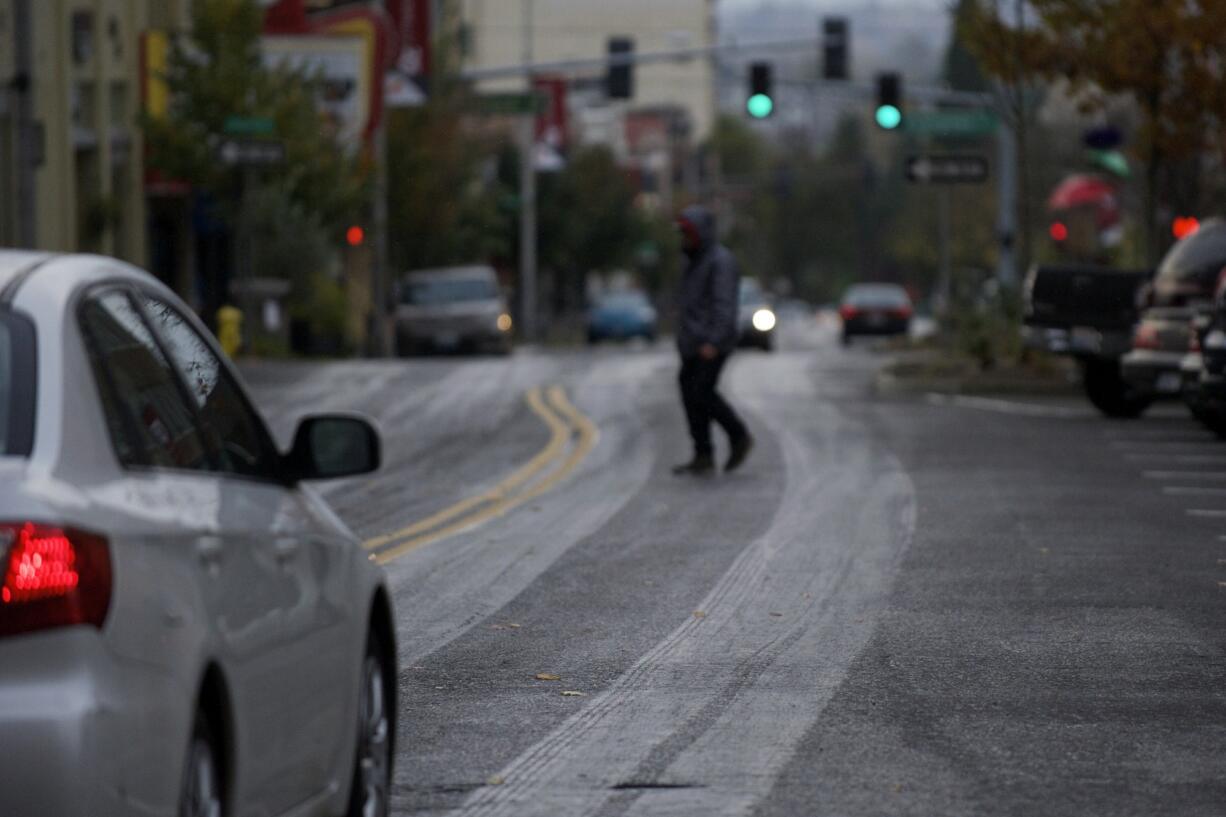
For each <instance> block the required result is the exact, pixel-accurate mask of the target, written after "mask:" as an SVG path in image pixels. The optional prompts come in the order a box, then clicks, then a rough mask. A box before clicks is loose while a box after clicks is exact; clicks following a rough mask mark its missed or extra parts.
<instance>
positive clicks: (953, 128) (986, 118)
mask: <svg viewBox="0 0 1226 817" xmlns="http://www.w3.org/2000/svg"><path fill="white" fill-rule="evenodd" d="M999 125H1000V121H999V120H998V119H997V118H996V114H994V113H992V112H991V111H915V112H913V113H911V114H910V115H909V116H908V117H907V123H906V131H907V133H914V134H917V135H921V136H986V135H988V134H990V133H994V132H995V131H996V128H997V126H999Z"/></svg>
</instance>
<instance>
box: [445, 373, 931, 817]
mask: <svg viewBox="0 0 1226 817" xmlns="http://www.w3.org/2000/svg"><path fill="white" fill-rule="evenodd" d="M805 359H806V358H802V357H799V356H795V357H791V358H786V357H783V358H779V359H775V360H772V361H771V362H770V363H769V364H768V363H765V362H763V361H762V360H761V359H756V360H757V363H756V365H754V366H752V367H751V366H750V365H749V364H748V363H746V364H744V365H743V366H739V367H737V368H736V369H734V375H735V384H736V386H738V387H739V388H737V389H736V391H737V392H738V393H739V394H740V395H743V396H745V397H748V398H749V402H751V403H752V404H754V407H755V409H756V411H757V413H759V414H760V415H761V416H762V417H764V418H765V419H766V420H767V423H768V425H769V427H770V429H771V431H772V433H773V434H775V435H776V436H778V438H779V441H780V444H781V447H782V449H783V450H784V452H785V463H786V468H787V488H786V493H785V496H784V498H783V503H782V505H781V507H780V509H779V511H778V512H777V514H776V515H775V521H774V523H773V524H772V525H771V527H770V529H769V530H768V532H767V533H766V534H765V535H763V536H762V537H760V538H759V539H757V540H756V541H755V542H753V543H752V544H751V545H750V546H749V547H747V548H746V549H745V550H744V551H743V552H742V553H741V555H740V556H739V557H738V558H737V559H736V561H735V562H734V563H733V565H732V566H731V567H730V568H729V569H728V570H727V571H726V572H725V574H724V575H723V577H722V578H721V579H720V581H719V582H718V583H717V584H716V586H715V587H714V588H713V589H712V590H711V591H710V593H709V594H708V596H707V597H706V599H705V600H704V601H703V602H702V605H701V607H700V610H698V611H696V613H695V615H694V616H693V617H691V618H690V619H688V620H686V621H684V622H682V623H681V624H680V625H679V626H678V627H677V629H676V630H674V631H673V633H672V634H671V635H669V636H668V637H667V638H665V639H664V640H662V641H661V642H659V644H657V646H656V647H655V648H653V649H652V650H650V651H649V652H647V653H646V654H645V655H643V656H642V657H641V658H640V659H639V660H638V661H637V662H636V663H635V664H634V666H633V667H632V668H631V669H629V670H628V671H627V672H625V673H624V674H623V675H622V676H620V677H619V678H618V679H617V680H616V681H615V682H614V683H613V684H612V685H611V686H610V687H608V688H607V689H606V690H605V691H604V692H602V693H600V694H599V695H597V696H595V697H594V698H593V699H592V701H591V702H590V703H589V704H588V705H587V706H586V707H584V709H583V710H581V711H580V712H578V713H576V714H575V715H573V716H571V717H570V718H569V719H568V720H566V721H565V722H564V723H563V724H562V725H561V726H559V727H558V728H556V729H555V730H554V731H553V732H552V733H550V734H549V735H548V736H547V737H546V738H545V739H543V740H541V741H539V742H538V743H537V744H536V745H534V746H533V747H531V748H530V749H528V750H527V751H525V752H523V753H522V754H520V756H519V757H518V758H517V759H516V760H514V761H513V762H512V763H510V764H509V765H508V766H506V767H505V768H504V770H503V771H502V772H501V773H500V774H499V775H497V779H498V781H499V785H492V786H487V787H485V788H482V789H480V790H478V791H476V792H475V793H474V794H473V795H471V796H470V797H469V798H468V799H467V800H466V802H465V804H464V806H463V807H462V809H461V812H462V813H464V814H466V815H486V816H489V815H519V814H527V813H532V814H550V813H556V814H569V815H576V814H599V815H601V817H610V816H611V815H620V814H625V813H632V814H637V813H643V814H647V813H650V814H653V815H654V814H668V813H677V814H743V813H746V812H747V811H748V810H750V809H751V808H752V807H753V805H754V804H755V803H756V802H757V801H758V800H759V799H761V798H762V797H764V796H766V795H767V794H768V793H769V791H770V789H771V786H772V785H773V781H774V780H775V778H776V776H777V775H778V774H779V772H780V771H781V770H782V769H783V767H784V764H785V763H786V762H787V760H788V759H789V758H790V756H791V754H792V752H793V751H794V750H795V747H796V746H797V745H798V744H799V742H800V741H801V740H802V739H803V737H804V735H805V733H806V732H807V730H808V729H809V728H810V727H811V726H812V724H813V723H814V722H815V721H816V719H817V718H818V717H819V715H820V712H821V710H822V708H823V707H824V705H825V704H826V702H828V700H829V699H830V697H831V695H832V694H833V692H834V690H835V689H836V688H837V686H838V684H839V682H840V681H841V679H842V678H843V676H844V674H845V672H846V670H847V668H848V667H849V666H850V664H851V661H852V660H853V659H854V657H855V655H856V654H857V653H858V651H859V650H860V649H861V648H862V647H863V645H864V643H866V642H867V639H868V636H869V634H870V632H871V628H872V624H873V616H872V613H873V611H874V610H876V609H877V607H878V602H879V601H880V599H882V598H884V596H885V594H886V593H887V592H888V591H889V589H890V586H891V583H892V579H893V576H894V575H895V572H896V570H897V566H898V564H899V562H900V558H901V555H902V554H903V552H905V550H906V547H907V546H908V544H909V542H910V537H911V535H912V532H913V530H914V520H915V506H914V492H913V489H912V486H911V484H910V481H909V479H908V478H907V477H906V475H905V474H904V473H903V472H902V471H901V468H900V467H899V466H898V464H897V462H896V461H894V460H893V459H892V458H889V457H887V456H885V455H883V454H880V453H878V452H877V451H876V450H875V448H874V447H873V445H872V442H871V440H869V439H868V438H867V436H866V434H865V432H864V430H863V429H862V428H861V427H860V426H859V425H858V424H855V423H853V422H851V421H849V420H848V419H847V418H846V417H844V416H843V415H842V414H841V413H840V412H839V411H838V410H837V408H835V407H834V406H832V405H831V404H830V403H822V402H820V401H819V400H817V399H816V397H817V395H816V394H815V393H814V390H813V388H812V383H811V380H809V379H808V377H807V376H802V377H797V375H798V374H800V372H798V371H797V369H802V367H801V366H800V365H799V363H800V362H801V361H803V360H805ZM789 367H790V368H791V369H792V370H791V371H788V368H789ZM804 374H805V375H807V372H806V373H804ZM789 401H790V402H789ZM781 404H782V405H783V406H784V410H783V411H781V409H780V405H781ZM788 406H791V407H792V410H790V411H789V410H787V407H788ZM781 414H782V415H783V416H780V415H781ZM802 430H803V431H802Z"/></svg>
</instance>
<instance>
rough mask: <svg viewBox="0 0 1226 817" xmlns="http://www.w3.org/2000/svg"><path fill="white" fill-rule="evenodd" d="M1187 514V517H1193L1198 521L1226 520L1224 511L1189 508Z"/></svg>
mask: <svg viewBox="0 0 1226 817" xmlns="http://www.w3.org/2000/svg"><path fill="white" fill-rule="evenodd" d="M1187 514H1188V516H1195V517H1198V518H1200V519H1226V510H1216V509H1209V508H1189V509H1188V511H1187Z"/></svg>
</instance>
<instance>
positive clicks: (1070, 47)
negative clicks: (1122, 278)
mask: <svg viewBox="0 0 1226 817" xmlns="http://www.w3.org/2000/svg"><path fill="white" fill-rule="evenodd" d="M1014 1H1015V2H1016V3H1017V6H1018V8H1019V9H1021V8H1022V7H1023V3H1022V2H1021V0H1014ZM999 2H1000V0H976V2H975V3H974V9H973V13H971V14H970V15H969V16H968V20H967V22H966V24H965V26H964V30H965V31H966V32H967V41H968V43H969V44H970V45H971V46H972V47H973V49H974V51H975V54H976V56H977V57H978V58H979V60H980V61H981V63H982V64H983V65H984V66H985V68H986V69H987V70H988V71H989V72H991V73H992V74H993V75H995V76H997V77H998V78H1000V79H1001V80H1002V81H1003V82H1005V83H1006V84H1008V83H1010V82H1014V81H1022V80H1030V79H1034V78H1047V79H1053V78H1057V77H1063V78H1067V79H1068V80H1069V81H1070V82H1071V83H1072V87H1073V89H1074V90H1075V91H1077V92H1080V93H1081V94H1082V100H1083V102H1084V104H1085V106H1086V107H1087V108H1088V109H1095V108H1101V107H1102V106H1103V105H1104V104H1105V101H1106V98H1107V97H1108V96H1109V95H1114V94H1120V95H1125V96H1127V97H1128V98H1130V99H1131V100H1132V101H1133V102H1134V104H1135V105H1136V107H1137V109H1138V111H1139V112H1140V114H1141V119H1142V122H1141V128H1140V133H1139V134H1138V137H1139V138H1138V143H1139V146H1140V150H1139V152H1140V155H1141V158H1142V159H1143V161H1144V163H1145V165H1146V190H1145V213H1144V217H1145V222H1146V226H1147V236H1148V241H1147V243H1148V253H1149V256H1150V260H1151V261H1156V260H1157V256H1158V254H1159V252H1160V250H1161V248H1162V246H1161V245H1162V242H1161V232H1160V228H1159V223H1158V212H1159V204H1160V201H1161V199H1162V193H1163V191H1162V189H1161V184H1162V182H1163V179H1164V177H1165V176H1166V174H1167V173H1168V172H1169V171H1170V169H1171V167H1172V166H1173V165H1174V164H1176V163H1178V162H1179V161H1181V160H1199V158H1200V157H1201V156H1202V155H1203V154H1204V153H1205V150H1206V148H1207V147H1208V145H1209V140H1210V138H1211V135H1212V134H1214V133H1215V132H1216V131H1218V130H1219V129H1220V125H1221V114H1220V111H1221V110H1222V107H1221V106H1222V104H1223V102H1224V101H1226V79H1224V78H1223V76H1222V72H1221V66H1222V65H1223V64H1226V42H1223V40H1222V38H1221V36H1220V33H1221V31H1222V30H1223V28H1222V26H1223V25H1226V8H1224V7H1223V4H1222V3H1214V2H1196V0H1191V2H1169V3H1168V2H1154V1H1153V0H1090V1H1087V0H1030V2H1029V6H1030V8H1032V9H1033V20H1031V19H1027V18H1024V17H1017V18H1015V19H1013V20H1006V18H1005V15H1004V14H1003V13H1002V11H1001V9H1000V8H998V3H999Z"/></svg>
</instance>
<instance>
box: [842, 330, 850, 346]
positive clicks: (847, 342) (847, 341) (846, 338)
mask: <svg viewBox="0 0 1226 817" xmlns="http://www.w3.org/2000/svg"><path fill="white" fill-rule="evenodd" d="M840 342H841V343H842V344H843V345H844V346H851V335H850V334H849V333H847V332H844V333H843V334H842V336H841V338H840Z"/></svg>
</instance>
